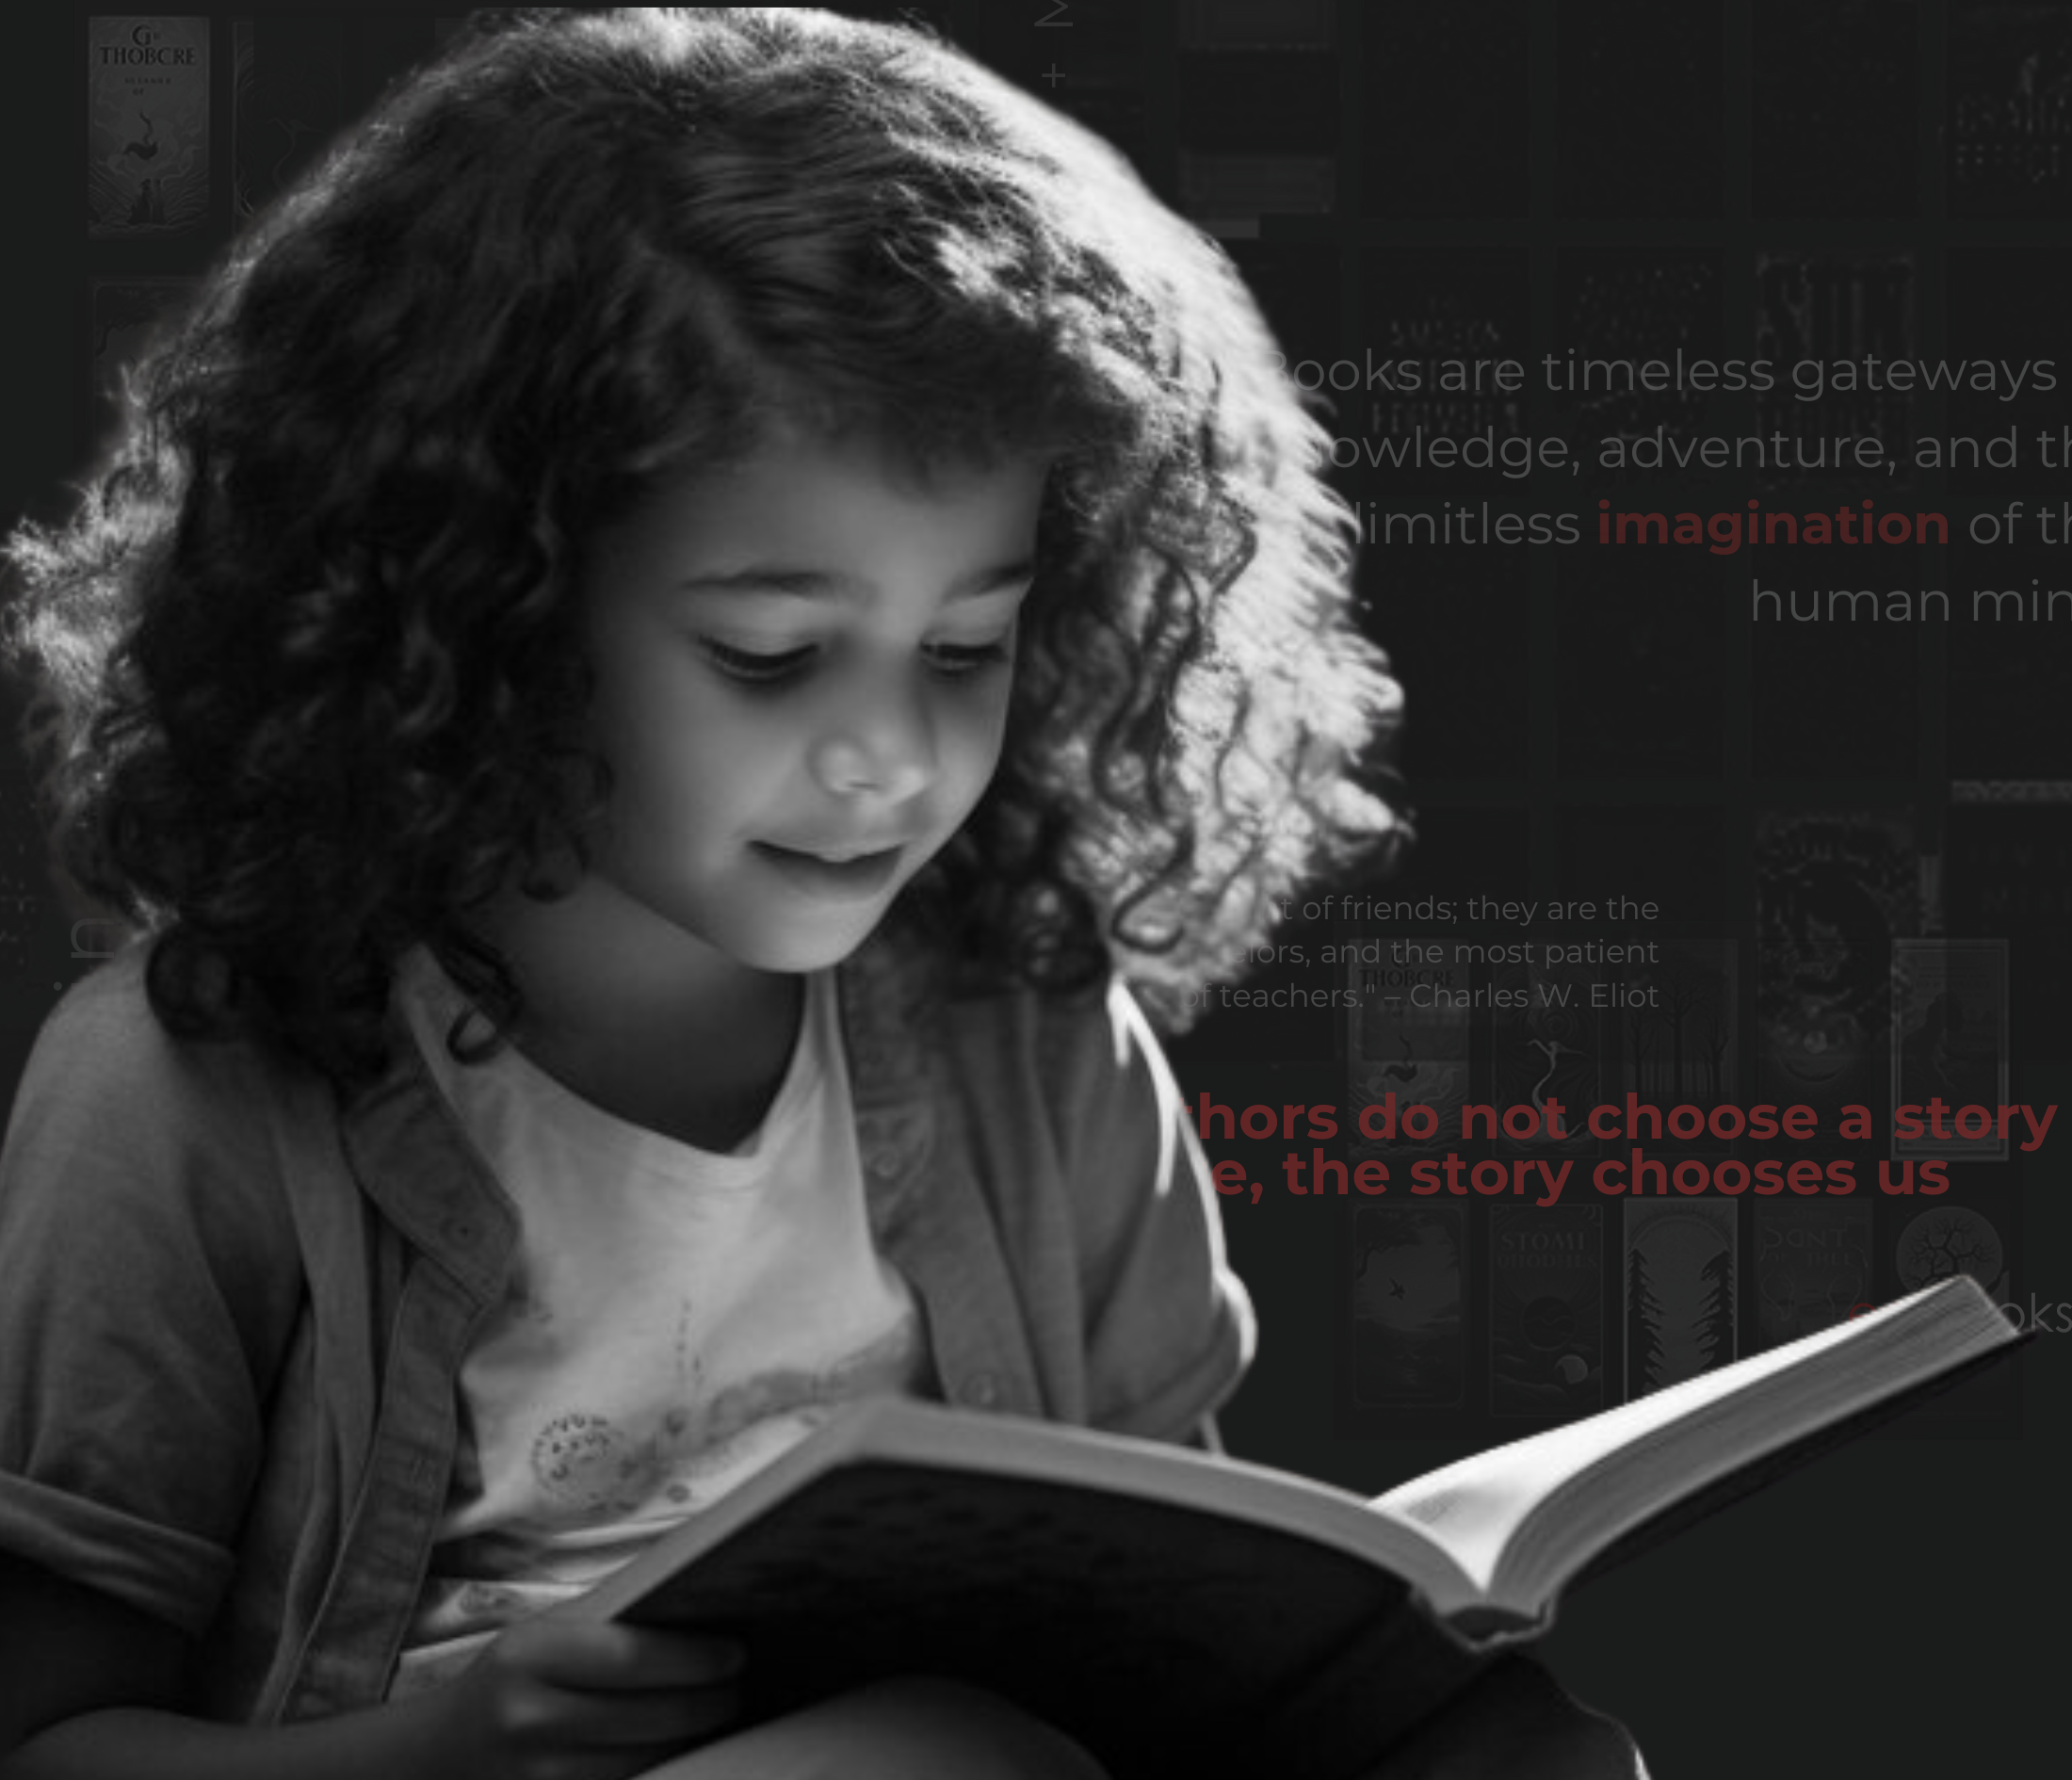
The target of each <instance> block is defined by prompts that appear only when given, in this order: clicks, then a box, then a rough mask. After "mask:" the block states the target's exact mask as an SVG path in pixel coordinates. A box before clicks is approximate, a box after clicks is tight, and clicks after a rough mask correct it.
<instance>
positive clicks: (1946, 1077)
mask: <svg viewBox="0 0 2072 1780" xmlns="http://www.w3.org/2000/svg"><path fill="white" fill-rule="evenodd" d="M1892 1030H1893V1042H1892V1105H1893V1107H1894V1108H1900V1107H1913V1108H1919V1109H1920V1110H1918V1111H1917V1112H1916V1114H1915V1115H1914V1119H1913V1122H1912V1124H1911V1125H1909V1126H1906V1127H1902V1125H1900V1124H1899V1122H1898V1120H1897V1118H1895V1121H1894V1126H1893V1135H1892V1154H1893V1156H1894V1157H1928V1156H1941V1157H1952V1158H1955V1159H1959V1160H1964V1161H1971V1162H1988V1161H1991V1162H2001V1161H2005V1160H2006V1159H2007V1156H2008V1144H2009V1142H2010V1141H2011V1140H2010V1139H2009V1137H2008V1132H2007V1126H2006V1125H2005V1123H2004V1122H2003V1121H2001V1119H2000V1118H1999V1108H2001V1107H2002V1106H2005V1105H2007V1104H2008V1100H2009V1092H2008V1047H2007V942H2006V941H2005V940H1994V939H1974V940H1955V939H1898V940H1895V941H1893V943H1892ZM1982 1115H1983V1119H1982ZM2016 1128H2017V1129H2019V1128H2020V1126H2019V1123H2018V1121H2017V1125H2016ZM1908 1129H1914V1130H1916V1131H1917V1133H1918V1134H1917V1135H1914V1136H1908V1135H1906V1132H1907V1130H1908Z"/></svg>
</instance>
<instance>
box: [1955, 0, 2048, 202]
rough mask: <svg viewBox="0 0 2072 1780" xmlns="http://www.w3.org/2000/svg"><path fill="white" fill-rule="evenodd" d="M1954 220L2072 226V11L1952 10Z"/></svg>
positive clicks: (2034, 8)
mask: <svg viewBox="0 0 2072 1780" xmlns="http://www.w3.org/2000/svg"><path fill="white" fill-rule="evenodd" d="M1949 30H1950V59H1949V74H1948V79H1949V94H1950V118H1949V128H1948V132H1947V135H1946V138H1945V139H1946V143H1947V153H1948V155H1949V170H1950V210H1951V215H1952V216H1958V217H2026V218H2063V217H2065V216H2072V10H2068V9H2067V8H2064V7H2062V6H2036V5H2021V4H2014V5H2008V4H2001V5H1991V4H1988V5H1977V4H1973V5H1968V6H1961V7H1952V8H1951V9H1950V22H1949Z"/></svg>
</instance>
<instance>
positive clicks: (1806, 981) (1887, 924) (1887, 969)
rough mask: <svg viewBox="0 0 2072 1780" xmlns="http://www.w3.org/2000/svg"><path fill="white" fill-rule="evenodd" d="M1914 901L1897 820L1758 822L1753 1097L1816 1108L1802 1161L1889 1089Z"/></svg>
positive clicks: (1767, 816) (1909, 838) (1850, 815)
mask: <svg viewBox="0 0 2072 1780" xmlns="http://www.w3.org/2000/svg"><path fill="white" fill-rule="evenodd" d="M1919 892H1920V874H1919V866H1918V860H1917V858H1916V855H1915V850H1914V845H1913V828H1912V823H1911V822H1910V820H1909V819H1908V818H1907V817H1904V816H1902V815H1897V814H1885V815H1880V814H1872V813H1870V812H1862V811H1855V812H1841V813H1835V814H1828V813H1825V812H1799V811H1789V812H1787V811H1767V812H1764V813H1762V814H1760V815H1759V816H1758V817H1757V818H1756V920H1757V928H1758V931H1759V932H1760V933H1761V935H1762V937H1761V939H1760V941H1759V942H1758V945H1759V954H1758V962H1757V971H1756V1022H1757V1033H1756V1039H1757V1043H1756V1099H1757V1100H1770V1101H1775V1102H1777V1103H1778V1104H1779V1105H1783V1106H1790V1105H1804V1106H1809V1107H1811V1108H1813V1109H1814V1111H1815V1112H1816V1113H1817V1114H1818V1115H1819V1120H1820V1126H1819V1135H1818V1137H1817V1138H1816V1139H1815V1140H1814V1141H1812V1142H1809V1143H1808V1144H1807V1145H1805V1150H1806V1153H1807V1154H1823V1155H1824V1154H1833V1153H1834V1152H1835V1151H1836V1149H1837V1146H1838V1144H1839V1137H1838V1131H1839V1127H1840V1124H1841V1109H1842V1108H1843V1107H1845V1106H1850V1105H1856V1106H1867V1107H1868V1106H1871V1105H1873V1104H1875V1102H1876V1101H1877V1099H1878V1098H1879V1097H1880V1094H1881V1091H1882V1090H1883V1089H1885V1088H1886V1086H1887V1085H1888V1074H1887V1072H1888V1068H1889V1065H1888V1061H1887V1051H1886V1046H1887V1044H1889V1042H1890V1010H1891V994H1892V943H1893V941H1894V940H1895V939H1898V938H1911V937H1915V936H1917V935H1918V931H1919V908H1920V893H1919Z"/></svg>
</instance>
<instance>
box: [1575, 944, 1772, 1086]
mask: <svg viewBox="0 0 2072 1780" xmlns="http://www.w3.org/2000/svg"><path fill="white" fill-rule="evenodd" d="M1656 955H1657V962H1656V963H1652V964H1648V965H1644V966H1642V967H1640V968H1639V969H1636V970H1633V971H1630V972H1628V973H1627V988H1628V990H1629V991H1646V990H1652V991H1653V992H1654V993H1653V994H1652V995H1648V996H1646V998H1645V999H1629V1000H1628V1001H1627V1003H1626V1005H1625V1006H1624V1007H1622V1008H1620V1009H1619V1010H1617V1011H1616V1012H1614V1013H1611V1014H1608V1015H1607V1018H1608V1020H1616V1021H1617V1023H1618V1026H1619V1035H1618V1043H1619V1053H1620V1059H1621V1062H1622V1064H1623V1066H1624V1072H1625V1076H1624V1080H1625V1086H1626V1088H1627V1091H1628V1092H1633V1093H1636V1094H1638V1095H1639V1096H1640V1097H1641V1099H1642V1100H1643V1101H1644V1102H1646V1103H1647V1104H1649V1105H1651V1106H1658V1107H1678V1106H1694V1107H1697V1108H1700V1109H1701V1110H1702V1111H1705V1112H1707V1113H1709V1112H1710V1111H1711V1110H1712V1108H1714V1107H1719V1106H1728V1105H1736V1104H1739V1101H1740V1062H1739V1056H1740V1044H1737V1043H1736V1039H1737V1036H1738V1028H1739V1027H1740V994H1739V991H1738V989H1737V984H1738V982H1739V980H1740V968H1739V960H1738V958H1737V956H1736V950H1735V945H1734V942H1733V941H1732V940H1724V939H1665V940H1661V941H1659V942H1658V943H1657V945H1656Z"/></svg>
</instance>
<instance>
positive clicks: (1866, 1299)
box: [1755, 1199, 1874, 1349]
mask: <svg viewBox="0 0 2072 1780" xmlns="http://www.w3.org/2000/svg"><path fill="white" fill-rule="evenodd" d="M1755 1240H1756V1348H1758V1349H1762V1348H1773V1347H1776V1346H1778V1345H1779V1344H1780V1343H1782V1342H1786V1341H1796V1340H1797V1339H1798V1338H1799V1337H1800V1336H1801V1335H1818V1334H1819V1333H1820V1332H1821V1330H1822V1329H1829V1328H1833V1327H1834V1325H1835V1324H1837V1322H1846V1321H1847V1320H1848V1319H1850V1318H1851V1317H1852V1316H1853V1315H1854V1314H1856V1313H1857V1312H1858V1311H1860V1310H1862V1309H1863V1308H1865V1307H1866V1306H1867V1305H1869V1304H1870V1303H1873V1302H1874V1299H1873V1290H1874V1287H1873V1285H1872V1277H1871V1244H1872V1236H1871V1228H1870V1201H1869V1200H1867V1199H1814V1200H1807V1201H1803V1202H1791V1201H1785V1200H1764V1201H1763V1202H1761V1203H1760V1204H1758V1205H1757V1206H1756V1236H1755Z"/></svg>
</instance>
